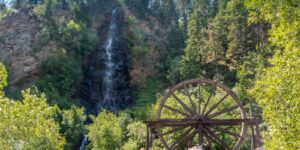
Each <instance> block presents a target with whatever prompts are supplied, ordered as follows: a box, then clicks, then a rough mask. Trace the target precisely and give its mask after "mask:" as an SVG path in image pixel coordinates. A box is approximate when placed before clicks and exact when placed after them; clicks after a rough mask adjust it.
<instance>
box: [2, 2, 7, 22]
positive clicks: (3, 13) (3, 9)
mask: <svg viewBox="0 0 300 150" xmlns="http://www.w3.org/2000/svg"><path fill="white" fill-rule="evenodd" d="M7 12H8V8H7V6H6V4H5V3H4V2H1V1H0V20H1V18H2V17H4V16H5V15H6V14H7Z"/></svg>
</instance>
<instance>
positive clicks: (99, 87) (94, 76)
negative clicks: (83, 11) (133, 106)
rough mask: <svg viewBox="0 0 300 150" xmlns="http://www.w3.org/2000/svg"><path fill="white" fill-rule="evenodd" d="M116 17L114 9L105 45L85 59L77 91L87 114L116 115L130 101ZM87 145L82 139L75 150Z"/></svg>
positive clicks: (86, 141)
mask: <svg viewBox="0 0 300 150" xmlns="http://www.w3.org/2000/svg"><path fill="white" fill-rule="evenodd" d="M120 16H121V13H120V9H118V8H115V9H114V10H113V11H112V15H111V20H110V24H109V28H108V32H107V37H106V40H105V42H104V43H103V44H100V45H101V46H99V48H98V49H97V50H95V51H94V52H93V53H92V54H91V55H90V58H89V59H88V60H89V61H88V62H89V63H88V65H87V67H86V68H85V72H84V79H83V82H82V85H81V88H80V92H79V94H80V97H81V103H82V104H83V105H84V107H85V110H86V114H87V115H89V114H94V115H97V114H98V113H99V112H100V111H101V110H103V109H106V110H108V111H111V112H114V113H117V112H118V111H119V110H120V109H122V108H125V107H126V106H128V105H129V104H130V103H131V102H132V101H131V93H130V88H129V73H128V67H127V58H126V51H125V49H124V48H123V47H122V44H121V40H120V39H121V37H120V34H119V33H120V31H119V30H120V26H121V22H122V18H121V17H120ZM100 36H103V35H100ZM89 123H90V122H89ZM87 143H88V138H87V136H84V138H83V140H82V142H81V145H80V148H79V150H84V147H85V145H86V144H87Z"/></svg>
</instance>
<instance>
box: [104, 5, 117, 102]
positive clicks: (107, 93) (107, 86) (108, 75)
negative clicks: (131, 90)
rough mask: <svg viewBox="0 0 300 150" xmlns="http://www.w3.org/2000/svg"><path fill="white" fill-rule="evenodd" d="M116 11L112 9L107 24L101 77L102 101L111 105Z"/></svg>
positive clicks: (112, 99)
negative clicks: (103, 65) (110, 17)
mask: <svg viewBox="0 0 300 150" xmlns="http://www.w3.org/2000/svg"><path fill="white" fill-rule="evenodd" d="M116 11H117V9H114V10H113V12H112V19H111V22H110V26H109V31H108V39H107V41H106V43H105V45H104V46H105V48H104V49H105V54H106V56H105V59H104V61H105V62H104V63H105V67H106V68H105V73H104V77H103V89H104V92H103V94H104V96H103V102H104V103H111V104H112V105H114V104H115V97H114V84H113V75H114V71H115V66H116V65H115V63H114V61H113V58H112V56H113V47H112V46H113V42H114V37H115V34H116V28H117V24H116V15H117V14H116Z"/></svg>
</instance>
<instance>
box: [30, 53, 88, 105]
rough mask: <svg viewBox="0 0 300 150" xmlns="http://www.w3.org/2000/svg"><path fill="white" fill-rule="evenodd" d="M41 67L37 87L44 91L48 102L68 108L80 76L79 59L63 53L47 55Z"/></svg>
mask: <svg viewBox="0 0 300 150" xmlns="http://www.w3.org/2000/svg"><path fill="white" fill-rule="evenodd" d="M41 68H42V72H41V77H40V79H39V80H38V81H37V83H36V85H37V87H38V88H39V89H40V90H41V91H42V92H45V93H46V95H47V97H48V101H49V102H50V104H58V105H59V106H60V107H63V108H68V107H69V106H70V105H71V104H72V103H71V102H70V101H69V99H70V97H71V96H72V94H74V92H75V90H76V86H77V85H78V82H79V81H80V79H81V78H82V68H81V63H80V61H78V59H77V60H76V59H75V58H71V57H69V56H66V55H64V54H61V55H59V56H57V55H55V56H51V57H49V58H48V60H47V61H46V62H44V63H43V64H42V67H41Z"/></svg>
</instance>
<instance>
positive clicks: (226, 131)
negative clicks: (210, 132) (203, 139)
mask: <svg viewBox="0 0 300 150" xmlns="http://www.w3.org/2000/svg"><path fill="white" fill-rule="evenodd" d="M212 128H215V129H217V130H220V131H222V132H223V133H226V134H229V135H231V136H233V137H235V138H237V139H238V138H243V137H242V136H240V134H238V133H234V132H231V131H228V130H227V129H224V128H220V127H212Z"/></svg>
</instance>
